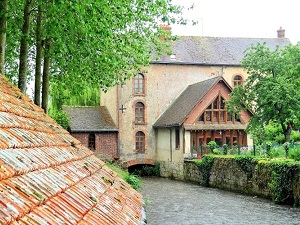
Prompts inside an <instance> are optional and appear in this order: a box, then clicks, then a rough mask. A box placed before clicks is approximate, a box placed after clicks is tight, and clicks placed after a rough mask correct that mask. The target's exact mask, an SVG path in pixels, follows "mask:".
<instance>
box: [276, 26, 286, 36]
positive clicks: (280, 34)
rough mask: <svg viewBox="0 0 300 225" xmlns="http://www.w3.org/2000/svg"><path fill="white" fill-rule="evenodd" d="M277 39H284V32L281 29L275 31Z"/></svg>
mask: <svg viewBox="0 0 300 225" xmlns="http://www.w3.org/2000/svg"><path fill="white" fill-rule="evenodd" d="M277 37H278V38H285V30H284V29H282V27H280V28H279V30H277Z"/></svg>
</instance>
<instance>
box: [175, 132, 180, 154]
mask: <svg viewBox="0 0 300 225" xmlns="http://www.w3.org/2000/svg"><path fill="white" fill-rule="evenodd" d="M179 131H180V129H179V128H178V127H176V128H175V146H176V148H177V149H179V148H180V132H179Z"/></svg>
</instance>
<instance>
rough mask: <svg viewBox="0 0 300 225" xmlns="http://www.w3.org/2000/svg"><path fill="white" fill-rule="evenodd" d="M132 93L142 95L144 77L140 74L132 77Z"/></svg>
mask: <svg viewBox="0 0 300 225" xmlns="http://www.w3.org/2000/svg"><path fill="white" fill-rule="evenodd" d="M134 93H135V94H144V76H143V75H142V74H140V73H139V74H137V75H136V76H135V77H134Z"/></svg>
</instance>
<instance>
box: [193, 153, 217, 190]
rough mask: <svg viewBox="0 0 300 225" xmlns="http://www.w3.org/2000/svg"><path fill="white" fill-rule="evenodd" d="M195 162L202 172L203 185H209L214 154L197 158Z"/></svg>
mask: <svg viewBox="0 0 300 225" xmlns="http://www.w3.org/2000/svg"><path fill="white" fill-rule="evenodd" d="M194 162H195V164H196V165H197V166H198V168H199V170H200V173H201V174H202V185H204V186H205V187H208V186H209V177H210V171H211V168H212V166H213V163H214V156H213V155H204V156H203V157H202V159H195V160H194Z"/></svg>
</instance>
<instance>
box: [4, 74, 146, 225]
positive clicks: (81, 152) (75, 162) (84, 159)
mask: <svg viewBox="0 0 300 225" xmlns="http://www.w3.org/2000/svg"><path fill="white" fill-rule="evenodd" d="M142 214H143V213H142V196H141V195H140V194H139V193H138V192H137V191H135V190H134V189H132V188H131V187H130V185H129V184H127V183H126V182H124V181H123V180H122V179H120V178H119V177H118V176H117V174H116V173H115V172H113V171H112V170H110V169H109V168H108V167H107V166H106V165H105V163H104V162H103V161H101V160H100V159H98V158H97V157H96V156H94V155H93V153H92V152H91V151H89V150H88V149H87V148H85V147H83V146H82V145H81V144H80V142H79V141H78V140H76V139H74V138H73V137H72V136H71V135H70V134H69V133H68V132H67V131H66V130H64V129H62V128H61V127H60V126H59V125H58V124H57V123H56V122H55V121H54V120H53V119H52V118H50V117H49V116H47V115H46V114H45V113H44V112H43V110H42V109H41V108H39V107H38V106H36V105H34V104H33V103H32V101H31V100H30V99H29V98H28V97H26V96H25V95H23V94H22V93H21V92H20V91H19V89H17V88H16V87H15V86H14V85H12V84H11V83H9V82H8V81H7V79H6V78H5V77H4V76H3V75H0V224H14V225H28V224H31V225H36V224H43V225H44V224H54V225H61V224H81V225H85V224H90V225H92V224H93V225H94V224H118V225H119V224H141V223H142V220H143V218H142Z"/></svg>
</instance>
